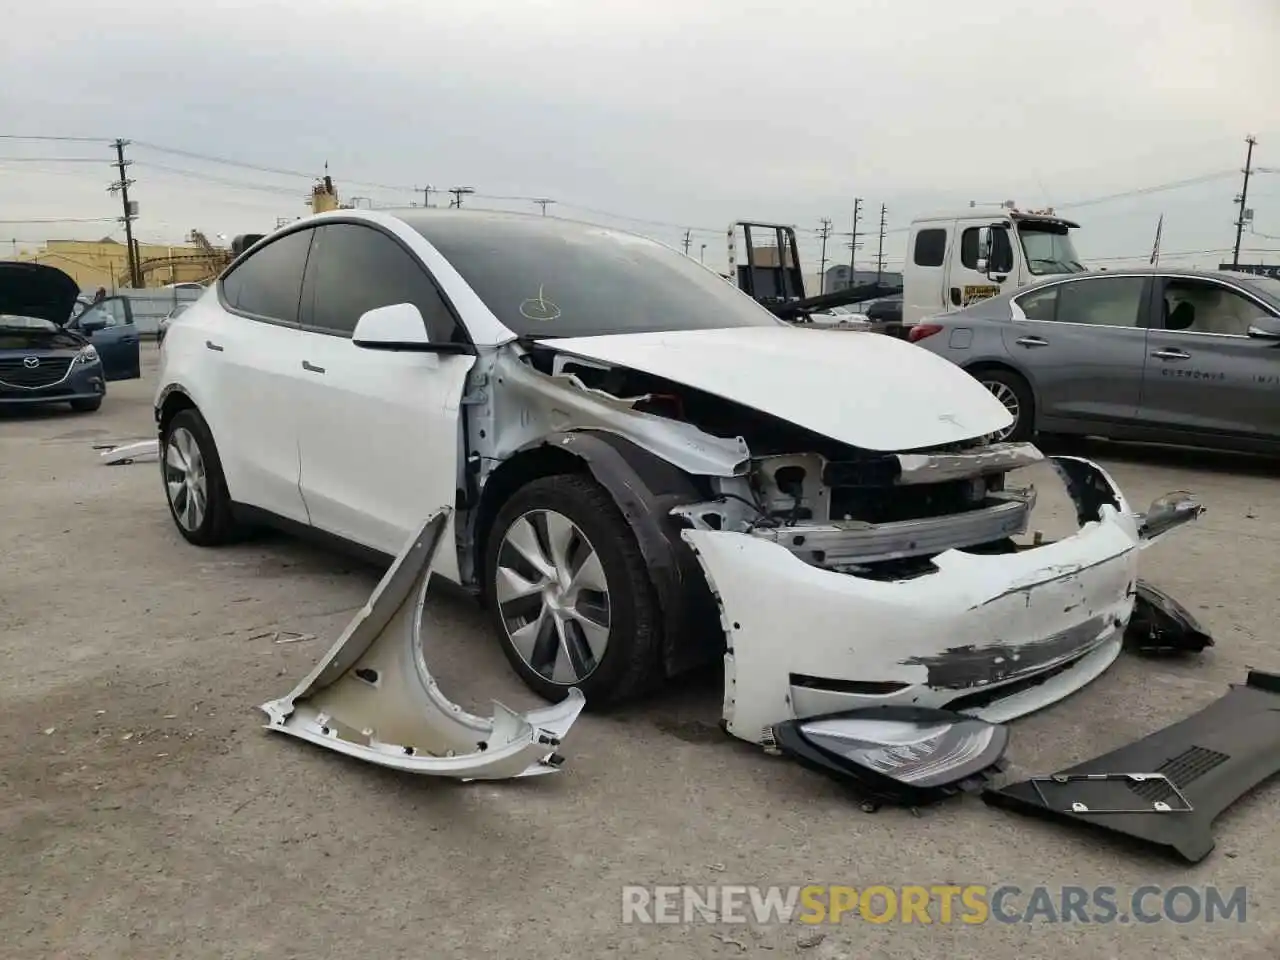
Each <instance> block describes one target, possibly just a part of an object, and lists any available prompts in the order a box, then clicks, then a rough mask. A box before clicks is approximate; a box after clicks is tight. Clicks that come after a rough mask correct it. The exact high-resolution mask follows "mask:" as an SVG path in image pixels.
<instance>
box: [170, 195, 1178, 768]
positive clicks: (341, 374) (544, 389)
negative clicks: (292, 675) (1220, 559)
mask: <svg viewBox="0 0 1280 960" xmlns="http://www.w3.org/2000/svg"><path fill="white" fill-rule="evenodd" d="M162 358H163V360H162V368H161V383H160V388H159V392H158V395H157V397H156V403H155V413H156V420H157V423H158V426H159V442H160V444H161V458H160V459H161V470H162V472H163V476H164V481H165V489H166V492H167V496H168V498H169V505H170V508H171V512H172V514H173V518H174V520H175V522H176V523H177V526H178V529H179V530H180V531H181V533H182V535H183V536H184V537H186V538H187V539H188V540H190V541H191V542H192V543H196V544H200V545H206V546H212V545H215V544H219V543H223V542H226V541H228V540H229V539H231V538H232V537H233V536H234V535H235V533H236V530H237V529H238V528H240V527H242V526H244V525H246V524H256V523H269V524H273V525H277V526H283V527H286V528H291V529H295V530H298V531H312V532H316V533H319V534H322V535H324V536H325V537H328V538H332V539H335V540H339V541H342V542H344V543H346V544H349V545H353V546H355V547H357V548H360V549H362V550H366V551H372V552H374V553H377V554H380V555H383V556H386V557H394V556H397V555H400V554H401V553H402V551H403V550H405V549H407V548H406V544H407V543H412V542H413V540H414V538H415V537H418V536H420V535H421V531H422V530H423V529H424V527H423V525H424V523H426V522H427V518H429V517H432V516H435V515H437V514H438V513H440V512H441V511H447V513H443V514H441V516H447V531H446V533H445V538H446V539H445V544H444V545H443V546H441V548H440V549H439V552H438V554H437V555H436V558H435V562H434V569H435V572H436V573H438V574H440V575H443V576H444V577H446V578H448V579H449V580H452V581H455V582H457V583H460V584H463V585H465V586H466V587H468V588H470V589H472V590H473V591H475V592H476V593H477V594H478V595H479V596H481V597H482V598H483V599H484V601H485V602H486V603H487V605H488V606H489V608H490V610H491V611H492V616H493V620H494V624H495V628H496V630H497V634H498V637H499V639H500V642H501V643H502V646H503V649H504V650H505V652H506V655H507V657H508V659H509V660H510V662H511V664H512V666H513V667H514V668H515V670H516V671H517V672H518V673H519V674H520V676H521V677H522V678H523V679H524V681H525V683H527V684H528V686H530V687H531V688H532V689H534V690H536V691H537V692H539V693H540V694H542V695H544V696H545V697H547V698H548V699H551V700H554V701H558V702H560V701H564V702H567V703H569V704H570V705H569V707H568V708H567V709H569V710H570V712H572V713H575V714H576V706H575V705H574V704H573V703H572V702H571V701H573V700H574V697H575V696H576V695H572V696H571V691H573V690H574V689H575V688H576V689H578V690H580V691H581V692H582V693H583V694H585V697H586V701H587V703H588V704H595V705H605V704H610V703H617V702H620V701H623V700H626V699H629V698H633V697H635V696H637V695H639V694H641V693H643V692H644V691H646V690H648V689H650V688H652V687H653V686H654V685H655V684H656V683H659V682H661V681H662V680H663V679H664V678H666V677H670V676H672V675H674V674H677V673H680V672H682V671H685V670H688V669H690V668H692V667H694V666H697V665H699V664H703V663H706V662H707V661H708V660H715V659H719V658H723V662H724V665H725V702H724V719H725V722H726V726H727V728H728V729H729V731H730V732H732V733H733V734H735V735H736V736H739V737H741V738H743V739H745V740H748V741H751V742H760V741H761V739H762V736H763V735H764V731H765V729H766V728H768V727H770V726H771V725H772V724H776V723H779V722H781V721H784V720H787V719H792V718H796V717H807V716H813V715H818V714H825V713H830V712H833V711H837V710H844V709H851V708H855V707H861V706H867V705H879V704H916V705H920V706H932V707H944V706H946V707H950V708H952V709H955V710H965V711H968V712H973V713H975V714H977V715H979V716H982V717H984V718H988V719H1007V718H1010V717H1013V716H1017V715H1020V714H1023V713H1026V712H1029V711H1031V710H1034V709H1037V708H1039V707H1041V706H1044V705H1045V704H1048V703H1050V702H1053V701H1054V700H1056V699H1059V698H1061V697H1063V696H1065V695H1066V694H1068V693H1070V692H1071V691H1073V690H1076V689H1078V688H1079V687H1081V686H1082V685H1084V684H1086V683H1088V682H1089V681H1090V680H1091V679H1093V678H1094V677H1096V676H1098V675H1099V674H1100V673H1101V672H1102V671H1103V670H1105V669H1106V668H1107V666H1108V665H1109V664H1110V663H1111V662H1112V661H1113V660H1114V659H1115V657H1116V656H1117V654H1118V653H1119V651H1120V647H1121V634H1122V632H1123V629H1124V627H1125V624H1126V622H1127V621H1128V619H1129V617H1130V614H1131V612H1132V610H1133V605H1134V594H1135V581H1136V577H1137V563H1138V560H1137V558H1138V552H1139V547H1140V546H1141V545H1142V544H1143V543H1144V538H1149V537H1151V536H1153V535H1154V534H1155V533H1156V532H1158V530H1157V529H1156V528H1157V527H1159V529H1160V530H1163V529H1167V528H1168V527H1170V526H1173V525H1176V524H1177V523H1179V522H1181V521H1182V520H1185V519H1189V518H1190V517H1193V516H1195V515H1196V514H1197V513H1198V511H1199V507H1198V505H1197V504H1195V502H1194V501H1192V500H1189V499H1186V500H1177V499H1174V500H1169V501H1167V502H1165V503H1163V504H1161V505H1160V510H1159V515H1138V514H1135V513H1134V512H1133V511H1131V509H1130V508H1129V506H1128V505H1127V504H1126V502H1125V500H1124V498H1123V496H1122V495H1121V493H1120V491H1119V490H1117V489H1116V487H1115V485H1114V484H1113V483H1112V481H1111V479H1110V478H1109V477H1108V476H1107V475H1106V474H1105V473H1104V472H1103V471H1102V470H1101V469H1099V468H1098V467H1096V466H1094V465H1093V464H1091V463H1089V462H1087V461H1083V460H1071V459H1064V460H1062V461H1060V462H1059V463H1058V466H1059V468H1060V470H1061V471H1062V473H1063V474H1064V476H1065V477H1066V478H1067V480H1068V484H1069V487H1070V489H1071V491H1072V496H1073V498H1074V499H1075V501H1076V503H1077V506H1078V508H1079V519H1080V521H1081V524H1082V526H1081V528H1080V530H1079V532H1078V533H1076V534H1075V535H1074V536H1071V537H1069V538H1067V539H1064V540H1060V541H1058V542H1054V543H1048V544H1043V545H1039V546H1034V547H1022V546H1018V545H1017V544H1015V542H1014V540H1013V539H1011V538H1013V537H1014V536H1016V535H1017V534H1019V533H1021V532H1023V531H1024V530H1025V529H1026V527H1027V522H1028V516H1029V513H1030V511H1031V508H1032V505H1033V501H1034V493H1033V492H1032V491H1030V490H1021V489H1013V488H1012V486H1011V485H1007V484H1006V474H1008V473H1009V472H1010V471H1011V470H1014V469H1016V468H1019V467H1022V466H1025V465H1028V464H1031V463H1034V462H1036V461H1039V460H1041V459H1042V457H1041V454H1040V453H1039V452H1038V450H1036V448H1035V447H1033V446H1031V445H1028V444H993V443H989V442H987V440H986V439H985V438H987V437H988V436H989V435H991V434H992V433H995V432H997V431H999V430H1001V429H1002V428H1003V427H1005V426H1006V425H1007V424H1008V422H1009V414H1008V413H1007V412H1006V411H1005V409H1004V407H1003V406H1002V405H1001V404H1000V403H999V401H997V400H996V399H995V398H994V397H992V396H991V395H990V394H989V393H988V392H987V391H986V389H985V388H983V387H982V386H981V385H980V384H978V383H977V382H976V381H975V380H973V379H972V378H971V377H969V376H968V375H967V374H965V373H964V372H963V371H961V370H959V369H958V368H956V367H955V366H954V365H952V364H951V363H949V362H947V361H946V360H943V359H941V358H939V357H936V356H934V355H932V354H931V353H929V352H927V351H925V350H921V349H919V348H918V347H915V346H912V345H910V344H907V343H905V342H902V341H899V340H895V339H893V338H890V337H879V336H872V335H861V334H856V333H855V334H850V333H847V332H833V331H822V330H806V329H798V328H795V327H792V326H790V325H788V324H785V323H783V322H781V321H779V320H777V319H775V318H774V317H773V316H772V315H771V314H770V313H769V312H768V311H767V310H765V309H764V308H763V307H761V306H759V305H758V304H757V303H755V302H754V301H753V300H752V299H750V298H749V297H747V296H746V295H745V294H743V293H741V292H739V291H738V290H737V289H736V288H734V287H733V286H732V285H730V284H726V283H725V282H724V281H723V280H722V279H721V278H720V277H719V276H717V275H716V274H715V273H714V272H712V271H710V270H708V269H705V268H704V267H702V266H700V265H699V264H698V263H697V262H695V261H694V260H692V259H690V258H688V257H686V256H682V255H681V254H679V253H678V252H676V251H674V250H672V249H670V248H668V247H666V246H664V245H662V244H659V243H656V242H653V241H650V240H647V239H643V238H640V237H636V236H633V235H630V234H627V233H623V232H618V231H615V230H610V229H604V228H600V227H596V226H591V225H585V224H579V223H573V222H568V221H563V220H559V219H556V218H553V217H533V216H521V215H516V214H499V213H489V212H479V211H476V212H471V211H467V212H461V211H432V210H412V211H403V212H399V213H396V214H391V213H387V212H371V211H357V210H342V211H334V212H332V213H326V214H321V215H318V216H314V217H310V218H307V219H305V220H302V221H298V222H296V223H294V224H290V225H289V226H287V227H285V228H283V229H282V230H279V231H277V232H276V233H274V234H273V235H271V236H269V237H267V238H265V239H263V240H261V241H259V242H258V243H256V244H255V245H254V246H252V247H251V248H250V249H248V250H247V251H246V252H245V253H244V254H242V255H241V256H240V257H239V258H238V259H237V260H236V261H235V262H234V263H233V264H232V265H231V267H229V268H228V270H227V271H226V272H225V273H224V274H223V276H222V277H221V279H220V280H219V281H218V282H217V283H216V284H214V285H213V286H211V287H210V289H209V290H208V292H207V293H206V294H205V295H204V296H203V297H202V298H201V299H200V300H199V301H197V302H196V303H195V304H194V305H193V306H192V307H191V308H190V309H189V310H188V311H187V312H186V313H185V314H184V316H183V322H182V323H180V324H177V325H175V326H174V327H173V328H172V329H171V330H170V332H169V335H168V336H167V337H166V339H165V342H164V345H163V349H162ZM389 576H391V575H390V574H389ZM384 582H385V581H384ZM405 642H406V643H412V641H410V640H406V641H405ZM421 659H422V658H421V656H418V655H415V657H412V658H406V657H401V658H400V660H398V661H397V660H395V658H392V659H391V660H389V661H387V662H388V663H391V664H395V663H399V664H400V669H409V668H408V667H407V666H405V665H406V664H410V663H417V664H418V665H419V667H421ZM350 667H351V664H350V663H347V664H346V665H345V666H344V669H347V668H350ZM422 669H425V668H422ZM357 672H358V671H357ZM304 686H305V684H304ZM400 688H402V689H403V684H400ZM302 693H305V694H306V695H307V696H316V695H317V694H316V691H315V689H310V690H309V691H302ZM284 702H285V701H278V702H277V704H279V703H284ZM288 703H289V704H292V701H288ZM336 703H337V706H334V705H333V704H330V705H326V706H324V709H323V710H320V713H319V714H317V712H316V710H319V708H316V709H313V710H312V713H311V714H310V715H309V716H312V720H313V721H314V726H315V727H316V728H317V729H318V727H320V726H326V724H325V723H321V722H320V721H319V720H314V717H315V716H319V715H320V714H323V718H324V720H325V721H332V722H328V723H327V726H326V729H328V730H330V731H332V730H334V729H345V730H347V731H348V733H347V734H346V737H347V739H348V740H349V741H350V740H354V741H359V742H360V743H362V744H364V745H365V746H368V745H370V744H374V743H382V742H384V741H385V740H386V739H387V738H386V736H385V735H382V734H380V733H379V732H378V730H377V729H376V728H377V727H378V725H379V723H384V724H387V725H393V726H394V725H397V724H400V725H401V726H403V724H401V723H400V720H401V719H402V718H398V717H399V714H398V711H399V710H400V707H401V706H403V704H402V703H401V704H400V706H396V707H389V708H388V710H387V713H386V714H385V716H384V717H383V719H382V720H380V719H379V714H378V707H377V704H376V698H375V700H374V701H370V702H369V703H367V704H366V706H367V707H368V709H362V710H360V711H358V712H359V713H360V717H359V720H358V722H357V721H355V720H353V719H352V718H344V717H342V716H339V715H338V713H339V712H340V708H341V706H342V705H343V704H344V703H346V704H347V705H348V706H349V705H350V699H349V698H348V699H347V700H345V701H344V700H343V699H342V698H336ZM429 706H430V705H429V704H426V703H425V702H424V704H423V712H424V714H425V713H427V712H428V708H429ZM330 707H333V709H330ZM269 712H270V711H269ZM437 712H438V711H437ZM446 712H447V711H446ZM287 713H288V711H287V710H285V709H283V708H281V709H278V710H277V714H276V715H275V717H274V718H275V719H276V720H277V721H279V722H281V723H283V722H285V720H284V719H282V716H281V715H282V714H287ZM568 719H569V720H570V721H571V719H572V718H571V717H569V718H568ZM535 720H537V721H538V722H532V721H531V725H532V726H533V727H537V726H538V723H539V722H541V720H539V718H535ZM551 726H552V727H554V728H555V731H554V732H555V735H556V736H558V735H559V733H562V732H563V730H564V729H566V727H567V724H566V722H565V718H563V717H561V718H559V719H556V720H555V721H554V722H553V723H551ZM325 735H326V736H328V735H330V734H328V733H326V734H325ZM317 738H318V737H317ZM440 739H441V740H445V741H448V740H449V738H448V737H441V738H440ZM473 739H474V738H473ZM453 742H455V745H456V742H460V741H457V739H456V738H455V741H453ZM521 762H523V761H521Z"/></svg>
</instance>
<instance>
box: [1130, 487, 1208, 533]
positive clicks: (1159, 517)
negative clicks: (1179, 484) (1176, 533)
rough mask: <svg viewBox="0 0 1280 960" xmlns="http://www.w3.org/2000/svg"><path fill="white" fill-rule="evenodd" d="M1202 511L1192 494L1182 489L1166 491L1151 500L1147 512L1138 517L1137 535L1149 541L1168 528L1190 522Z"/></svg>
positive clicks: (1167, 530)
mask: <svg viewBox="0 0 1280 960" xmlns="http://www.w3.org/2000/svg"><path fill="white" fill-rule="evenodd" d="M1202 513H1204V507H1203V506H1201V504H1200V501H1199V500H1197V499H1196V497H1195V496H1194V495H1192V494H1190V493H1187V492H1185V491H1182V490H1179V491H1176V492H1174V493H1166V494H1165V495H1164V496H1163V497H1157V498H1156V499H1154V500H1152V501H1151V506H1150V507H1148V508H1147V512H1146V513H1144V514H1142V515H1141V516H1140V517H1139V518H1138V536H1140V537H1141V538H1142V540H1143V542H1144V544H1146V543H1150V542H1151V541H1153V540H1155V539H1156V538H1157V537H1160V536H1163V535H1164V534H1166V533H1168V532H1169V531H1170V530H1173V529H1175V528H1177V527H1180V526H1182V525H1183V524H1184V523H1190V522H1191V521H1192V520H1195V519H1196V518H1197V517H1199V516H1200V515H1201V514H1202Z"/></svg>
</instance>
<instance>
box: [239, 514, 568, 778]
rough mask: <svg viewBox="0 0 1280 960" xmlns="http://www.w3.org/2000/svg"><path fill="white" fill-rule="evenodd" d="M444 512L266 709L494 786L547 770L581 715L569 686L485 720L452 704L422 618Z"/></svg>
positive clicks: (357, 752) (343, 749) (419, 765)
mask: <svg viewBox="0 0 1280 960" xmlns="http://www.w3.org/2000/svg"><path fill="white" fill-rule="evenodd" d="M449 515H450V511H449V510H448V509H447V508H446V509H443V510H441V511H439V512H438V513H436V514H434V515H432V516H431V517H430V518H428V519H427V520H426V522H425V523H423V525H422V527H421V529H419V530H418V531H417V533H416V534H415V535H414V536H413V537H412V538H410V540H409V541H408V543H407V544H406V545H405V547H404V549H403V550H402V551H401V552H400V555H399V556H398V557H397V558H396V560H395V563H394V564H392V566H391V568H390V569H389V570H388V571H387V572H386V574H385V575H384V576H383V578H382V580H381V582H379V583H378V585H377V587H375V588H374V591H373V594H372V595H371V596H370V597H369V601H368V603H366V604H365V605H364V607H363V608H362V609H361V610H360V612H359V613H357V614H356V616H355V617H354V619H352V621H351V623H350V624H348V626H347V628H346V629H345V630H344V631H343V632H342V636H341V637H339V638H338V641H337V642H336V643H335V644H334V645H333V648H332V649H331V650H330V651H329V652H328V653H327V654H326V655H325V656H324V658H323V659H322V660H321V661H320V662H319V663H318V664H316V666H315V668H314V669H313V670H312V671H311V672H310V673H309V674H307V676H306V677H305V678H304V679H303V680H302V682H301V683H299V684H298V686H297V687H295V688H294V690H293V691H292V692H291V693H290V694H289V695H288V696H286V697H283V698H281V699H279V700H273V701H270V702H268V703H265V704H263V705H262V710H263V712H265V713H266V715H267V717H268V722H267V724H266V727H267V729H268V730H274V731H277V732H279V733H287V734H289V735H290V736H294V737H298V738H300V739H302V740H307V741H310V742H311V743H315V744H318V745H320V746H322V747H327V748H328V749H330V750H336V751H337V752H339V753H344V754H347V755H348V756H352V757H356V758H357V759H360V760H367V761H368V762H370V763H376V764H378V765H379V766H384V767H392V768H394V769H397V770H404V771H407V772H409V773H423V774H432V775H435V776H442V777H453V778H456V779H460V780H498V779H505V778H508V777H523V776H531V775H535V774H542V773H552V772H554V771H555V770H556V769H558V767H559V764H560V762H561V759H562V758H561V757H560V756H559V755H558V754H556V753H555V752H554V751H555V748H556V747H558V746H559V745H560V741H561V740H562V739H563V737H564V735H565V734H566V733H567V732H568V730H569V728H570V727H571V726H572V725H573V722H574V720H576V719H577V717H578V714H579V713H580V712H581V711H582V708H583V706H584V704H585V700H584V698H583V696H582V693H581V692H580V691H579V690H577V689H576V688H575V689H571V690H570V691H569V695H568V697H567V698H566V699H565V700H563V701H562V702H561V703H558V704H555V705H554V706H550V707H547V708H544V709H541V710H534V711H531V712H529V713H526V714H520V713H516V712H515V711H513V710H510V709H508V708H507V707H504V706H503V705H502V704H501V703H498V702H497V701H496V700H495V701H494V704H493V716H492V717H491V718H485V717H477V716H474V715H472V714H470V713H467V712H466V711H465V710H463V709H462V708H461V707H460V706H458V705H457V704H455V703H452V702H451V701H449V699H448V698H446V697H445V696H444V694H443V693H442V692H441V691H440V688H439V686H438V685H437V684H436V681H435V679H434V678H433V677H432V676H431V673H430V671H429V670H428V669H427V664H426V659H425V656H424V653H423V649H422V642H421V637H422V614H423V609H424V606H425V604H426V599H427V585H428V582H429V581H430V579H431V573H432V561H433V560H434V559H435V556H436V552H437V551H438V550H439V548H440V546H441V543H442V541H444V540H445V539H446V538H445V536H444V534H445V532H446V530H447V529H448V527H449V524H448V519H449Z"/></svg>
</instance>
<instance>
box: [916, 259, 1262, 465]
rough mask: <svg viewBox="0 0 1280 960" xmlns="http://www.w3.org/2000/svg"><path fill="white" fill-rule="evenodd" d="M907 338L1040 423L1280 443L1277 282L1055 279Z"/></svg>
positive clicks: (1230, 444)
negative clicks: (962, 370) (956, 365)
mask: <svg viewBox="0 0 1280 960" xmlns="http://www.w3.org/2000/svg"><path fill="white" fill-rule="evenodd" d="M909 339H910V340H912V342H914V343H916V344H917V345H919V346H920V347H922V348H924V349H925V350H929V351H932V352H933V353H936V354H939V355H940V356H943V357H946V358H947V359H949V360H951V361H952V362H954V363H956V364H958V365H959V366H961V367H963V368H964V369H965V370H967V371H968V372H970V373H971V374H973V376H975V377H977V378H978V379H979V380H980V381H981V382H982V383H983V384H985V385H986V387H987V389H989V390H990V391H991V392H992V393H993V394H995V396H996V397H998V398H999V399H1000V401H1001V402H1002V403H1004V405H1005V406H1006V407H1007V408H1008V410H1009V412H1010V413H1012V414H1013V416H1014V421H1013V423H1012V425H1010V427H1009V428H1008V429H1007V430H1005V431H1003V432H1002V433H1001V435H1000V439H1013V440H1018V439H1027V438H1029V437H1031V436H1032V435H1034V434H1035V433H1037V432H1041V433H1062V434H1087V435H1092V436H1101V437H1108V438H1111V439H1116V440H1136V441H1150V442H1156V443H1179V444H1187V445H1191V446H1203V447H1215V448H1219V449H1234V450H1251V451H1257V452H1270V453H1275V452H1280V280H1276V279H1273V278H1270V277H1261V276H1253V275H1249V274H1244V273H1233V272H1224V271H1193V270H1160V269H1143V270H1125V271H1116V272H1099V273H1084V274H1075V275H1071V276H1061V277H1053V278H1050V279H1048V280H1045V281H1042V282H1040V283H1037V284H1035V285H1033V286H1027V287H1022V288H1020V289H1018V290H1015V291H1012V292H1010V293H1006V294H1003V295H1001V296H998V297H992V298H991V299H989V300H983V301H981V302H979V303H976V304H974V305H972V306H970V307H968V308H966V309H964V310H960V311H957V312H955V313H948V314H943V315H940V316H936V317H930V318H929V319H927V320H924V321H922V322H920V323H918V324H916V325H915V327H914V328H913V329H912V330H911V332H910V335H909Z"/></svg>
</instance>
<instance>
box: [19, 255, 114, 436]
mask: <svg viewBox="0 0 1280 960" xmlns="http://www.w3.org/2000/svg"><path fill="white" fill-rule="evenodd" d="M79 293H80V288H79V286H78V285H77V284H76V282H75V280H73V279H72V278H71V277H70V276H68V275H67V274H66V273H65V272H63V271H62V270H59V269H58V268H57V267H51V266H48V265H47V264H42V263H17V262H0V407H12V406H19V405H22V406H26V405H30V404H47V403H69V404H71V406H72V408H73V409H75V410H80V411H89V410H96V409H98V407H100V406H101V405H102V398H103V396H104V395H105V393H106V381H107V377H106V374H105V373H104V371H103V365H102V360H101V358H100V357H99V355H98V351H97V348H96V347H95V346H94V345H93V343H91V342H90V340H89V339H88V337H86V336H85V335H84V334H82V333H81V332H80V331H79V330H76V329H71V328H69V324H72V316H71V313H72V310H74V309H75V305H76V297H77V296H79ZM79 320H80V318H79V317H77V318H76V321H77V323H78V322H79ZM72 326H74V324H72Z"/></svg>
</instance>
